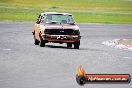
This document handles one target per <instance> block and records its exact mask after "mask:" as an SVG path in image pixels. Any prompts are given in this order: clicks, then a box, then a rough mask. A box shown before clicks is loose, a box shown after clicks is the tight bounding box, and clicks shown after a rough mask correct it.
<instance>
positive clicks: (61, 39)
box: [32, 12, 81, 49]
mask: <svg viewBox="0 0 132 88" xmlns="http://www.w3.org/2000/svg"><path fill="white" fill-rule="evenodd" d="M32 33H33V36H34V44H35V45H39V46H40V47H45V44H46V43H49V42H52V43H60V44H63V43H66V44H67V47H72V45H74V48H75V49H79V46H80V39H81V36H80V29H79V27H78V26H77V25H76V23H75V21H74V19H73V16H72V14H69V13H60V12H45V13H41V14H40V15H39V16H38V19H37V22H36V23H35V26H34V31H33V32H32Z"/></svg>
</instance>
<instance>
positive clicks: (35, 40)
mask: <svg viewBox="0 0 132 88" xmlns="http://www.w3.org/2000/svg"><path fill="white" fill-rule="evenodd" d="M34 44H35V45H39V41H38V40H37V39H36V37H35V35H34Z"/></svg>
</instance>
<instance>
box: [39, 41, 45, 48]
mask: <svg viewBox="0 0 132 88" xmlns="http://www.w3.org/2000/svg"><path fill="white" fill-rule="evenodd" d="M39 46H40V47H45V41H44V40H42V39H41V40H40V43H39Z"/></svg>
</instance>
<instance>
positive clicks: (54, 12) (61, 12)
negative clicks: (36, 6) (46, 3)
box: [41, 12, 72, 15]
mask: <svg viewBox="0 0 132 88" xmlns="http://www.w3.org/2000/svg"><path fill="white" fill-rule="evenodd" d="M44 14H45V15H47V14H62V15H72V14H69V13H62V12H45V13H41V15H44Z"/></svg>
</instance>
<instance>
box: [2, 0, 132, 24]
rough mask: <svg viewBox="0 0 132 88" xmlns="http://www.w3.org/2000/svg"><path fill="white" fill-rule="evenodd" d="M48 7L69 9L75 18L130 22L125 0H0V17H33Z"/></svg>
mask: <svg viewBox="0 0 132 88" xmlns="http://www.w3.org/2000/svg"><path fill="white" fill-rule="evenodd" d="M47 11H57V12H69V13H71V14H73V15H74V18H75V20H76V22H83V23H86V22H92V23H115V24H132V1H128V0H0V20H11V21H36V19H37V16H38V14H39V13H41V12H47Z"/></svg>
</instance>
